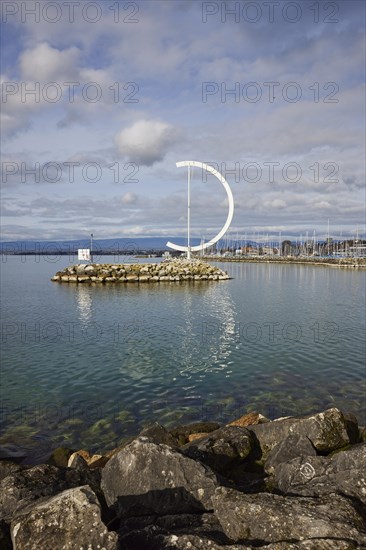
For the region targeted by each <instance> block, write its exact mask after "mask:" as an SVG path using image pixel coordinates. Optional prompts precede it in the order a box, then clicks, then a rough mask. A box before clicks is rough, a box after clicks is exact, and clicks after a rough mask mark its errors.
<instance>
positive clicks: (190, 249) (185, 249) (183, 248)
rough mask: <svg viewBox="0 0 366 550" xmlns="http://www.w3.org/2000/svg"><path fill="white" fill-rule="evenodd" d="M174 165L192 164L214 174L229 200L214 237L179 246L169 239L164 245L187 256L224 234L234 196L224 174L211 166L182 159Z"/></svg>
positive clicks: (228, 224)
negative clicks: (222, 222) (226, 211)
mask: <svg viewBox="0 0 366 550" xmlns="http://www.w3.org/2000/svg"><path fill="white" fill-rule="evenodd" d="M176 166H177V168H181V167H182V166H194V167H197V168H202V169H203V170H206V171H207V172H210V173H211V174H213V175H214V176H216V177H217V179H218V180H219V181H220V182H221V183H222V185H223V186H224V188H225V191H226V193H227V197H228V200H229V213H228V215H227V219H226V222H225V225H224V226H223V228H222V229H221V231H220V232H219V233H218V234H217V235H216V237H214V238H213V239H211V240H210V241H208V242H207V243H202V244H199V245H197V246H180V245H178V244H174V243H171V242H170V241H169V242H167V243H166V246H168V247H169V248H172V249H173V250H179V251H180V252H187V254H188V256H189V254H190V252H198V251H200V250H205V248H209V247H210V246H212V245H213V244H215V243H217V241H219V240H220V239H221V238H222V237H223V236H224V235H225V233H226V231H227V230H228V229H229V227H230V224H231V220H232V219H233V215H234V198H233V194H232V192H231V189H230V186H229V184H228V182H227V181H226V179H225V178H224V176H223V175H222V174H220V172H218V171H217V170H215V168H212V166H210V165H208V164H205V163H203V162H199V161H196V160H182V161H181V162H177V163H176Z"/></svg>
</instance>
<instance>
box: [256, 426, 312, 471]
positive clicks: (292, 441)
mask: <svg viewBox="0 0 366 550" xmlns="http://www.w3.org/2000/svg"><path fill="white" fill-rule="evenodd" d="M315 455H316V450H315V449H314V447H313V445H312V443H311V441H310V439H308V438H307V437H305V436H303V435H298V434H291V435H289V436H287V437H286V438H285V439H284V440H283V441H281V442H280V443H278V444H277V445H276V446H275V447H273V449H272V451H270V453H269V455H268V458H267V460H266V462H265V465H264V469H265V471H266V472H267V473H269V474H272V473H273V472H274V469H275V466H276V465H278V464H282V463H283V462H289V461H290V460H292V459H293V458H297V457H301V456H304V457H306V456H315Z"/></svg>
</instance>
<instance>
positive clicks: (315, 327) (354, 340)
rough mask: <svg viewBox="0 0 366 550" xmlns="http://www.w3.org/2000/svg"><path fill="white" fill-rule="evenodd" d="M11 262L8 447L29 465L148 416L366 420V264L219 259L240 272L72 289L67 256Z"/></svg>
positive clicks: (121, 432)
mask: <svg viewBox="0 0 366 550" xmlns="http://www.w3.org/2000/svg"><path fill="white" fill-rule="evenodd" d="M2 259H3V260H6V261H3V262H2V264H1V273H2V279H1V280H2V357H1V366H2V370H1V373H2V380H1V381H2V392H1V398H2V399H1V401H2V408H1V412H2V414H1V428H2V436H1V439H0V443H1V442H7V441H12V442H15V443H17V444H18V445H21V446H22V447H24V448H25V449H26V450H27V452H28V453H29V457H31V459H32V460H41V459H44V457H46V456H47V454H48V453H49V451H50V449H52V448H54V447H56V446H58V445H61V444H62V445H68V446H71V447H74V448H81V447H86V448H88V449H92V450H106V449H110V448H113V447H114V446H115V445H117V444H118V442H119V441H120V440H121V438H122V437H124V436H126V435H131V434H134V433H136V432H137V431H138V430H139V429H140V428H141V426H142V425H144V424H145V423H147V422H148V421H151V420H158V421H159V422H161V423H163V424H165V425H173V424H178V423H182V422H189V421H195V420H200V419H212V420H214V419H217V420H219V421H228V420H230V419H233V418H235V417H237V416H239V415H241V414H243V413H244V412H245V411H249V410H258V411H260V412H262V413H263V414H266V415H267V416H269V417H272V418H273V417H278V416H284V415H289V414H306V413H309V412H313V411H318V410H321V409H324V408H327V407H332V406H338V407H340V408H341V409H343V410H348V411H351V412H353V413H355V414H356V415H357V417H358V419H359V421H360V423H365V421H366V403H365V344H364V334H365V314H364V304H365V275H366V274H365V272H364V271H361V270H354V269H339V268H331V267H321V266H306V265H276V264H254V263H250V264H249V263H248V264H245V263H235V264H233V263H226V264H224V263H220V264H217V265H219V266H220V267H221V268H223V269H225V270H227V271H228V272H229V273H230V275H232V276H233V277H234V279H233V280H230V281H218V282H216V281H212V282H205V281H203V282H201V283H197V282H195V283H160V284H146V285H134V284H129V285H123V284H118V285H106V286H98V285H93V286H88V285H78V286H76V285H67V284H58V283H52V282H50V280H49V279H50V277H51V276H52V275H53V274H54V273H55V272H56V271H58V270H60V269H62V268H63V267H65V266H66V265H69V263H70V262H69V261H68V258H67V257H62V258H61V259H60V260H58V261H57V262H49V261H46V258H45V257H41V258H39V257H34V256H28V257H26V258H23V260H24V259H25V260H26V261H23V262H22V259H21V257H20V256H18V257H3V258H2ZM113 261H114V260H113V257H105V258H101V259H100V262H101V263H102V262H106V263H113ZM121 261H123V260H121ZM130 261H131V260H130ZM133 261H137V260H133ZM140 261H141V260H140Z"/></svg>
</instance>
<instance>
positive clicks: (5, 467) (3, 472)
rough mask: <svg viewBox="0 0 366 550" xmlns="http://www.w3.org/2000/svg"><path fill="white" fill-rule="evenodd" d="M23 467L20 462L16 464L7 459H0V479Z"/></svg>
mask: <svg viewBox="0 0 366 550" xmlns="http://www.w3.org/2000/svg"><path fill="white" fill-rule="evenodd" d="M23 469H24V466H21V465H20V464H16V463H15V462H11V461H8V460H0V481H2V480H3V479H4V478H6V477H8V476H9V475H11V474H15V473H16V472H20V471H21V470H23Z"/></svg>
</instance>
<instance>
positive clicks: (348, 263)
mask: <svg viewBox="0 0 366 550" xmlns="http://www.w3.org/2000/svg"><path fill="white" fill-rule="evenodd" d="M202 259H203V260H206V261H211V262H234V263H243V262H244V263H265V264H268V263H273V264H300V265H325V266H330V267H358V268H366V258H291V257H286V258H283V257H268V256H265V257H260V256H252V257H248V256H247V257H245V256H244V257H240V258H230V257H226V258H225V257H214V256H203V258H202Z"/></svg>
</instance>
